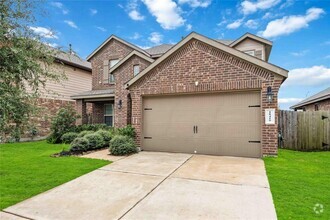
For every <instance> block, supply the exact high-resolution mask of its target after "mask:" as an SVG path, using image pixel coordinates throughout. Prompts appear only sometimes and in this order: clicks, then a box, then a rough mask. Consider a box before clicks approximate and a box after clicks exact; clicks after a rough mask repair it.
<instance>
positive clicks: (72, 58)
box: [55, 51, 92, 70]
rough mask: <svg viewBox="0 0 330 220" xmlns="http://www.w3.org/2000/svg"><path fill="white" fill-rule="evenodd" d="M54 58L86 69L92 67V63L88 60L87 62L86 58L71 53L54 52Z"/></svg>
mask: <svg viewBox="0 0 330 220" xmlns="http://www.w3.org/2000/svg"><path fill="white" fill-rule="evenodd" d="M55 58H57V59H59V60H61V61H63V62H64V63H67V64H71V65H74V66H77V67H82V68H84V69H87V70H91V69H92V65H91V63H90V62H87V61H86V60H84V59H82V58H80V57H79V56H77V55H75V54H73V53H67V52H63V51H59V52H57V53H56V55H55Z"/></svg>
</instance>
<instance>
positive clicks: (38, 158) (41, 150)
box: [0, 141, 110, 210]
mask: <svg viewBox="0 0 330 220" xmlns="http://www.w3.org/2000/svg"><path fill="white" fill-rule="evenodd" d="M63 148H65V149H67V148H68V145H61V144H60V145H59V144H57V145H54V144H47V143H46V142H45V141H39V142H26V143H13V144H1V145H0V210H2V209H4V208H6V207H8V206H11V205H13V204H15V203H18V202H20V201H23V200H25V199H27V198H30V197H32V196H34V195H37V194H39V193H41V192H44V191H46V190H49V189H51V188H54V187H55V186H58V185H61V184H63V183H65V182H68V181H70V180H72V179H74V178H77V177H79V176H81V175H83V174H85V173H88V172H90V171H92V170H95V169H97V168H99V167H102V166H104V165H106V164H109V163H110V162H109V161H105V160H95V159H85V158H79V157H60V158H59V157H58V158H54V157H50V155H52V154H54V153H57V152H59V151H61V150H62V149H63Z"/></svg>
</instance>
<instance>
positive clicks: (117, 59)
mask: <svg viewBox="0 0 330 220" xmlns="http://www.w3.org/2000/svg"><path fill="white" fill-rule="evenodd" d="M111 61H117V62H116V63H115V64H113V66H111ZM117 63H119V58H116V59H110V60H109V70H110V69H111V68H112V67H114V66H116V64H117Z"/></svg>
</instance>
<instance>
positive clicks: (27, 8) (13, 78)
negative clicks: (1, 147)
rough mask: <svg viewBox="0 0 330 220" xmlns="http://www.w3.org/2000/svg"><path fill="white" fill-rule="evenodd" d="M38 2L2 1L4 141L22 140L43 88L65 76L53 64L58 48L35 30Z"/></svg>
mask: <svg viewBox="0 0 330 220" xmlns="http://www.w3.org/2000/svg"><path fill="white" fill-rule="evenodd" d="M38 2H40V1H26V0H1V1H0V141H7V140H8V138H9V137H11V139H15V140H19V139H20V135H21V133H22V132H23V129H24V126H25V125H27V122H28V119H29V117H30V116H31V115H33V114H34V113H35V112H36V110H37V108H36V105H35V102H36V99H37V98H38V97H39V95H40V92H39V91H40V88H41V87H45V83H46V81H48V80H52V81H57V82H58V81H59V80H60V79H61V78H63V77H64V76H63V74H61V73H58V72H57V71H53V70H52V68H50V67H51V65H52V64H53V61H54V55H55V51H56V50H54V49H50V47H48V46H46V45H45V44H44V43H41V41H42V36H40V35H38V34H36V33H35V32H34V29H33V26H32V25H33V23H34V22H35V19H34V16H33V14H34V13H35V12H36V9H37V8H38V6H40V5H37V4H38ZM50 34H51V33H50Z"/></svg>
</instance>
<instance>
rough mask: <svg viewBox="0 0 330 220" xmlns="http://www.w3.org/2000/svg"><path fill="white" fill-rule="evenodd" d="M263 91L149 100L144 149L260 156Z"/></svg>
mask: <svg viewBox="0 0 330 220" xmlns="http://www.w3.org/2000/svg"><path fill="white" fill-rule="evenodd" d="M260 114H261V111H260V92H248V93H247V92H245V93H217V94H215V93H212V94H198V95H180V96H160V97H144V98H143V131H142V148H143V150H150V151H166V152H182V153H198V154H211V155H226V156H243V157H260V155H261V149H260V146H261V144H260V140H261V115H260Z"/></svg>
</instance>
